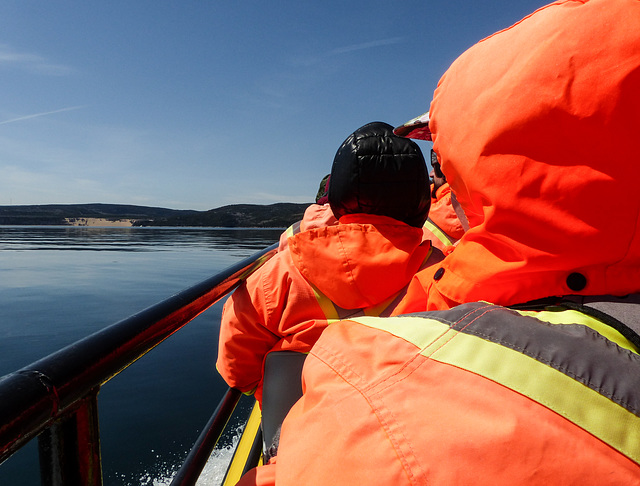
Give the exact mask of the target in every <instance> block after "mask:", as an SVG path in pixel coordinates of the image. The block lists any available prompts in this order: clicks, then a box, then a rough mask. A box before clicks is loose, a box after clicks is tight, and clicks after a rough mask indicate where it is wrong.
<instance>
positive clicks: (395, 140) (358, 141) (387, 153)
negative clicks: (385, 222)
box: [328, 122, 430, 227]
mask: <svg viewBox="0 0 640 486" xmlns="http://www.w3.org/2000/svg"><path fill="white" fill-rule="evenodd" d="M328 199H329V204H330V205H331V209H332V210H333V213H334V214H335V215H336V217H337V218H340V217H341V216H344V215H345V214H354V213H366V214H378V215H382V216H389V217H390V218H394V219H397V220H398V221H402V222H404V223H406V224H408V225H411V226H416V227H421V226H422V225H423V224H424V222H425V221H426V219H427V213H428V211H429V204H430V199H429V174H428V171H427V165H426V163H425V161H424V156H423V155H422V151H421V150H420V147H418V145H417V144H416V143H415V142H414V141H413V140H409V139H406V138H402V137H398V136H397V135H394V134H393V127H392V126H391V125H389V124H387V123H383V122H373V123H368V124H367V125H365V126H363V127H360V128H359V129H358V130H356V131H355V132H353V133H352V134H351V135H350V136H349V137H348V138H347V139H346V140H345V141H344V142H343V143H342V145H341V146H340V148H339V149H338V152H337V153H336V156H335V158H334V160H333V165H332V167H331V183H330V184H329V193H328Z"/></svg>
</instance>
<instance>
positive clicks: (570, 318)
mask: <svg viewBox="0 0 640 486" xmlns="http://www.w3.org/2000/svg"><path fill="white" fill-rule="evenodd" d="M516 312H517V313H518V314H522V315H523V316H530V317H535V318H536V319H539V320H541V321H544V322H548V323H549V324H582V325H584V326H587V327H590V328H591V329H593V330H594V331H596V332H597V333H598V334H600V335H601V336H604V337H606V338H607V339H608V340H609V341H612V342H614V343H616V344H617V345H618V346H620V347H621V348H624V349H628V350H629V351H631V352H633V353H636V354H638V351H637V350H636V348H635V347H634V346H633V345H632V344H631V343H630V342H629V341H628V340H627V338H625V337H624V336H623V335H622V334H620V333H619V332H618V331H616V330H615V329H614V328H613V327H611V326H607V325H606V324H605V323H603V322H601V321H599V320H598V319H596V318H595V317H591V316H589V315H587V314H583V313H582V312H579V311H577V310H573V309H561V308H558V309H557V310H553V309H549V310H545V311H538V312H536V311H520V310H516Z"/></svg>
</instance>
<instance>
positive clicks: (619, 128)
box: [396, 0, 640, 303]
mask: <svg viewBox="0 0 640 486" xmlns="http://www.w3.org/2000/svg"><path fill="white" fill-rule="evenodd" d="M639 25H640V2H638V1H637V0H587V1H584V0H573V1H571V0H569V1H562V2H556V3H554V4H551V5H548V6H546V7H543V8H541V9H539V10H537V11H536V12H534V13H533V14H531V15H529V16H527V17H525V18H524V19H523V20H522V21H520V22H518V23H516V24H515V25H513V26H512V27H510V28H507V29H504V30H502V31H500V32H498V33H496V34H494V35H492V36H489V37H487V38H486V39H484V40H482V41H480V42H478V43H477V44H476V45H474V46H473V47H471V48H470V49H469V50H467V51H466V52H465V53H463V54H462V55H461V56H460V57H459V58H458V59H456V60H455V61H454V62H453V64H452V65H451V67H450V68H449V69H448V70H447V72H446V73H445V74H444V75H443V76H442V78H441V79H440V82H439V83H438V87H437V89H436V90H435V93H434V96H433V101H432V103H431V105H430V107H429V117H428V118H426V120H425V119H424V117H423V119H422V121H420V117H419V118H418V119H414V120H412V121H411V122H409V124H407V125H406V126H405V127H403V128H402V129H400V130H398V129H396V131H397V132H400V133H409V136H411V132H413V134H414V135H416V134H417V135H418V136H420V134H422V136H423V137H428V138H429V139H431V140H432V141H433V148H434V150H435V151H436V153H437V154H438V159H439V161H440V163H441V168H442V172H443V173H444V175H445V176H446V178H447V182H448V183H449V185H450V187H451V190H452V193H453V194H455V196H456V198H457V200H458V201H459V202H460V204H461V205H462V207H463V209H464V212H465V214H466V215H467V217H468V219H469V224H470V226H471V229H470V230H469V231H468V232H467V233H466V234H465V236H464V237H463V238H462V240H461V241H460V243H459V245H458V247H457V248H456V251H455V252H454V253H453V254H452V255H451V259H450V261H451V262H452V263H451V265H454V263H453V262H454V261H455V273H456V275H457V278H458V277H459V276H460V275H461V274H462V273H465V274H466V275H469V276H473V280H471V279H469V281H468V282H467V283H466V284H465V285H466V288H465V285H462V284H463V283H464V282H462V281H461V280H460V279H459V278H458V280H457V281H456V283H455V285H454V282H453V280H451V281H450V282H449V283H447V278H448V277H447V275H450V274H453V273H454V272H447V273H445V276H444V277H442V278H441V279H440V280H438V282H437V283H434V284H433V285H434V286H435V287H438V288H442V289H443V290H442V292H445V291H446V292H449V293H450V295H451V294H453V293H455V294H460V295H451V297H452V298H453V299H455V300H458V301H460V299H465V300H467V301H468V300H469V299H470V298H471V299H473V300H476V299H479V298H487V296H486V295H482V292H486V291H487V289H489V288H490V287H493V288H492V290H491V293H490V295H489V297H490V298H492V301H493V302H497V303H509V302H514V301H516V299H520V298H521V297H522V296H524V297H525V298H527V297H528V298H530V299H533V298H539V297H543V296H545V295H540V294H545V293H546V295H566V294H571V293H581V294H587V295H599V294H618V295H620V294H624V293H629V292H635V291H639V290H640V280H638V278H637V277H636V276H637V275H638V271H640V231H638V230H637V228H638V227H640V219H639V218H640V191H638V189H637V181H638V180H639V179H640V164H639V163H638V156H639V154H640V137H638V136H637V134H636V131H637V126H638V122H639V121H640V28H638V26H639ZM452 268H453V267H452ZM575 275H580V276H581V278H578V279H576V278H574V277H575ZM449 278H451V279H453V277H452V276H451V277H449ZM505 282H508V283H505ZM445 287H446V289H445ZM454 287H455V288H457V289H461V290H460V291H459V292H458V290H455V291H453V290H451V289H453V288H454ZM494 296H497V297H495V298H494Z"/></svg>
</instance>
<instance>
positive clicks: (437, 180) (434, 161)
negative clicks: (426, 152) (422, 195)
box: [429, 149, 447, 199]
mask: <svg viewBox="0 0 640 486" xmlns="http://www.w3.org/2000/svg"><path fill="white" fill-rule="evenodd" d="M431 167H433V170H432V171H431V173H430V174H429V177H431V179H432V181H433V187H432V188H431V197H432V198H433V199H435V198H436V192H437V191H438V189H440V188H441V187H442V186H444V185H445V184H446V183H447V178H446V177H445V176H444V174H443V173H442V169H441V168H440V162H439V161H438V156H437V155H436V153H435V151H434V150H433V149H431Z"/></svg>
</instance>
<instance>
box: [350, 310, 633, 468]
mask: <svg viewBox="0 0 640 486" xmlns="http://www.w3.org/2000/svg"><path fill="white" fill-rule="evenodd" d="M353 321H356V322H359V323H360V324H363V325H366V326H368V327H372V328H376V329H380V330H383V331H386V332H389V333H390V334H392V335H394V336H397V337H399V338H401V339H404V340H406V341H408V342H410V343H412V344H414V345H415V346H417V347H418V348H419V349H420V354H422V355H423V356H425V357H426V358H429V359H433V360H435V361H438V362H440V363H446V364H450V365H452V366H456V367H458V368H461V369H464V370H468V371H470V372H472V373H476V374H478V375H480V376H483V377H486V378H488V379H490V380H492V381H494V382H495V383H498V384H500V385H503V386H505V387H507V388H510V389H511V390H514V391H516V392H518V393H521V394H522V395H524V396H526V397H529V398H531V399H532V400H534V401H536V402H538V403H540V404H542V405H544V406H545V407H547V408H549V409H551V410H553V411H554V412H556V413H558V414H559V415H561V416H563V417H565V418H567V419H568V420H569V421H571V422H572V423H574V424H576V425H577V426H579V427H581V428H583V429H584V430H586V431H587V432H589V433H591V434H592V435H594V436H595V437H597V438H599V439H600V440H602V441H603V442H605V443H607V444H609V445H610V446H611V447H613V448H615V449H616V450H619V451H621V452H622V453H623V454H625V455H626V456H628V457H629V458H631V459H633V460H634V461H635V462H637V463H640V448H638V444H639V443H640V417H637V416H636V415H634V414H633V413H631V412H629V411H628V410H626V409H624V408H623V407H621V406H620V405H618V404H616V403H614V402H613V401H611V400H609V399H608V398H607V397H605V396H603V395H600V394H599V393H598V392H596V391H595V390H592V389H591V388H589V387H587V386H585V385H583V384H582V383H580V382H578V381H576V380H574V379H573V378H570V377H569V376H567V375H565V374H563V373H561V372H560V371H557V370H555V369H554V368H552V367H550V366H547V365H546V364H544V363H541V362H539V361H536V360H535V359H533V358H530V357H528V356H526V355H524V354H522V353H519V352H517V351H514V350H512V349H509V348H506V347H504V346H501V345H499V344H496V343H492V342H490V341H485V340H484V339H481V338H479V337H476V336H472V335H469V334H465V333H462V332H460V331H458V330H452V329H451V328H450V327H449V326H448V325H447V324H443V323H441V322H439V321H436V320H433V319H428V318H423V317H422V318H421V317H397V318H384V319H379V318H378V319H376V318H372V317H359V318H356V319H353ZM454 339H455V346H447V344H448V343H450V342H451V341H452V340H454ZM558 390H561V392H560V393H559V392H558Z"/></svg>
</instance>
